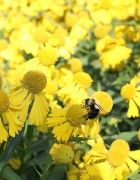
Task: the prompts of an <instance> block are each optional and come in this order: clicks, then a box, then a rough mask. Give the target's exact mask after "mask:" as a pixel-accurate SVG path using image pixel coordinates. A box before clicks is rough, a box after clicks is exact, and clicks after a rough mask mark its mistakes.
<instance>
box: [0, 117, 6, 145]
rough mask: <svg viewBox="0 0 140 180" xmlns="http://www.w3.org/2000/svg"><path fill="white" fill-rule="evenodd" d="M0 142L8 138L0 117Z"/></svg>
mask: <svg viewBox="0 0 140 180" xmlns="http://www.w3.org/2000/svg"><path fill="white" fill-rule="evenodd" d="M0 134H1V135H0V143H2V142H3V141H7V139H8V133H7V131H6V130H5V128H4V126H3V124H2V120H1V118H0Z"/></svg>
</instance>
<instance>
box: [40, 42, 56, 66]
mask: <svg viewBox="0 0 140 180" xmlns="http://www.w3.org/2000/svg"><path fill="white" fill-rule="evenodd" d="M37 57H38V60H39V61H40V62H41V63H42V64H43V65H45V66H48V65H52V64H55V62H56V61H57V58H58V51H57V49H56V48H55V47H52V46H50V45H46V46H45V47H43V48H41V49H40V50H39V52H38V56H37Z"/></svg>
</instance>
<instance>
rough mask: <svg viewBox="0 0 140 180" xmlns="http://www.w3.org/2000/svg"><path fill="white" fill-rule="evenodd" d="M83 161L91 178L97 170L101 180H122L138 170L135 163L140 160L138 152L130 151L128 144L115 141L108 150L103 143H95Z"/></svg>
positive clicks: (120, 140) (139, 151)
mask: <svg viewBox="0 0 140 180" xmlns="http://www.w3.org/2000/svg"><path fill="white" fill-rule="evenodd" d="M98 144H99V145H98ZM101 146H102V148H100V147H101ZM84 160H85V163H86V170H87V172H88V173H89V174H90V175H91V176H93V175H94V174H96V173H95V170H98V173H99V174H100V176H101V178H102V179H103V180H107V179H112V180H115V179H120V180H123V179H125V178H126V177H127V176H128V175H130V173H134V172H135V171H136V170H138V169H139V167H140V166H139V164H138V163H137V161H139V160H140V150H135V151H130V147H129V144H128V143H127V142H126V141H125V140H122V139H117V140H115V141H114V142H113V143H112V144H111V146H110V149H109V150H107V149H106V147H105V145H104V142H103V141H97V143H95V144H94V146H93V147H92V149H91V150H90V151H88V152H87V154H86V155H85V157H84ZM106 172H108V173H106Z"/></svg>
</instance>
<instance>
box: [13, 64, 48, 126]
mask: <svg viewBox="0 0 140 180" xmlns="http://www.w3.org/2000/svg"><path fill="white" fill-rule="evenodd" d="M44 68H45V67H44V66H41V65H40V64H36V63H35V62H34V61H31V62H29V63H27V64H26V63H25V65H23V67H22V68H21V69H20V73H21V74H22V75H21V77H20V78H19V81H18V84H17V86H16V87H15V88H14V89H13V90H12V92H11V99H12V101H13V102H14V104H16V105H22V111H21V114H20V118H21V120H22V122H23V123H24V121H25V119H26V117H27V113H28V111H29V107H30V112H29V124H31V125H36V126H38V125H43V124H44V121H45V118H46V115H47V113H48V102H47V99H46V96H45V93H44V92H43V90H44V89H45V87H46V84H47V76H46V68H45V69H44Z"/></svg>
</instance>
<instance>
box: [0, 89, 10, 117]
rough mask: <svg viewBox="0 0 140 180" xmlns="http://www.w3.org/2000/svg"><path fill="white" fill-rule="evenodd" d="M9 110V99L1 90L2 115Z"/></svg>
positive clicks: (0, 105) (0, 107)
mask: <svg viewBox="0 0 140 180" xmlns="http://www.w3.org/2000/svg"><path fill="white" fill-rule="evenodd" d="M8 108H9V99H8V96H7V94H6V93H5V92H3V91H2V90H0V114H1V113H3V112H5V111H7V109H8Z"/></svg>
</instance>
